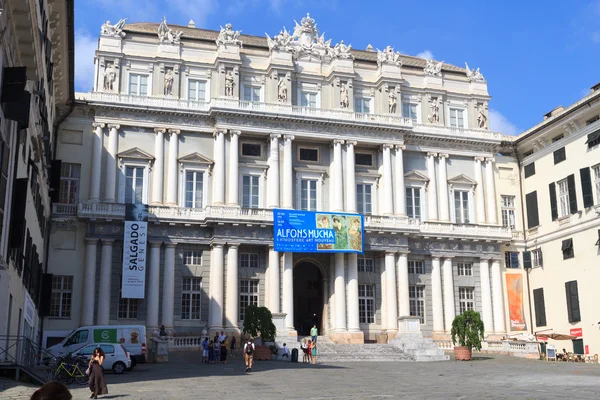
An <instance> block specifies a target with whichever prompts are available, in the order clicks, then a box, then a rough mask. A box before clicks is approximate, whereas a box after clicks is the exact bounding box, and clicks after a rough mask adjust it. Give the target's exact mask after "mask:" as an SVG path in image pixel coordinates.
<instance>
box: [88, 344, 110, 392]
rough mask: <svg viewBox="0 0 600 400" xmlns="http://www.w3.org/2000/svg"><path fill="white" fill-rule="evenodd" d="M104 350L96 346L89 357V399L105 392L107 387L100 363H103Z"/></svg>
mask: <svg viewBox="0 0 600 400" xmlns="http://www.w3.org/2000/svg"><path fill="white" fill-rule="evenodd" d="M104 358H105V355H104V351H103V350H102V349H101V348H100V347H97V348H96V349H95V350H94V352H93V353H92V357H91V358H90V383H89V388H90V390H91V392H92V394H91V396H90V399H97V398H98V395H102V394H107V393H108V388H107V387H106V382H104V371H103V370H102V364H103V363H104Z"/></svg>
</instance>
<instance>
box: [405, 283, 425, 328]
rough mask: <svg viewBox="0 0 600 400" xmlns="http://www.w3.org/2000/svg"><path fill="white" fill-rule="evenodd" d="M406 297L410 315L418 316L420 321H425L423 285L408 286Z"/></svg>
mask: <svg viewBox="0 0 600 400" xmlns="http://www.w3.org/2000/svg"><path fill="white" fill-rule="evenodd" d="M408 299H409V303H410V315H411V316H412V317H419V319H420V320H421V323H422V324H424V323H425V286H416V285H410V286H409V287H408Z"/></svg>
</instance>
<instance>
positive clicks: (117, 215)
mask: <svg viewBox="0 0 600 400" xmlns="http://www.w3.org/2000/svg"><path fill="white" fill-rule="evenodd" d="M77 215H78V216H79V217H83V218H90V219H96V218H103V219H123V218H125V204H119V203H95V202H93V203H92V202H88V203H79V207H78V209H77Z"/></svg>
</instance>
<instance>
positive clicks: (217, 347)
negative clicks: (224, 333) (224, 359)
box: [213, 340, 221, 364]
mask: <svg viewBox="0 0 600 400" xmlns="http://www.w3.org/2000/svg"><path fill="white" fill-rule="evenodd" d="M213 351H214V356H213V357H214V359H215V364H218V363H219V361H221V343H219V341H218V340H217V341H216V342H215V344H214V348H213Z"/></svg>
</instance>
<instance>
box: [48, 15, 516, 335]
mask: <svg viewBox="0 0 600 400" xmlns="http://www.w3.org/2000/svg"><path fill="white" fill-rule="evenodd" d="M95 65H96V68H95V70H96V73H95V83H94V90H93V91H92V92H90V93H85V94H79V95H78V96H79V102H78V106H77V107H76V110H75V111H74V112H73V114H72V115H71V117H69V119H68V120H67V121H66V122H65V123H64V124H63V126H62V129H61V130H60V132H59V144H58V154H57V158H58V159H60V160H61V162H62V165H63V170H65V171H66V173H65V174H64V176H63V177H62V178H61V179H62V181H61V182H62V184H61V193H62V191H64V190H66V191H68V193H69V195H68V196H65V197H62V198H63V199H65V200H66V201H63V202H62V203H55V204H54V205H53V214H52V216H53V219H52V243H51V250H50V255H49V268H50V272H51V273H52V274H54V279H55V280H57V281H58V280H67V281H69V282H72V290H70V291H68V290H67V291H64V295H65V296H64V297H61V299H63V300H61V301H64V302H65V304H66V302H67V300H65V299H67V298H68V300H69V302H70V306H69V307H68V312H64V313H58V314H56V315H53V316H51V317H49V318H48V319H47V321H46V328H47V331H46V336H47V337H48V338H56V337H61V336H64V335H65V334H66V333H67V332H68V331H69V330H70V329H72V328H75V327H77V326H79V325H86V324H108V323H110V324H123V323H140V324H145V325H147V326H148V327H151V328H155V327H157V326H159V325H161V324H164V325H165V326H166V327H167V328H168V329H174V330H175V331H177V332H179V333H181V334H183V333H185V332H198V331H200V330H202V329H207V330H210V331H211V332H212V331H215V330H219V331H220V330H221V329H224V330H228V331H238V330H239V329H240V328H241V326H242V320H243V317H244V309H245V306H246V305H248V304H258V305H261V306H262V305H264V306H267V307H268V308H269V309H270V310H271V311H272V312H273V313H275V314H285V327H283V330H284V332H282V333H283V334H285V335H288V336H295V335H297V334H298V335H304V334H306V333H307V331H308V329H309V327H310V325H312V324H313V323H316V324H317V325H318V327H319V328H320V331H321V332H324V333H325V334H327V335H329V336H330V337H331V338H332V339H333V340H334V341H337V342H362V341H364V340H373V339H374V338H375V335H376V334H378V333H379V332H382V331H385V332H387V333H388V335H390V336H394V335H395V334H396V333H397V332H398V318H399V317H401V316H406V315H417V316H420V317H421V322H422V325H421V328H422V331H423V332H425V334H426V335H428V336H434V337H440V338H445V337H447V334H448V332H449V330H450V325H451V322H452V320H453V318H454V316H455V315H456V314H458V313H460V312H462V311H464V310H466V309H475V310H477V311H480V312H481V313H482V315H483V319H484V321H485V325H486V330H487V331H488V333H489V334H491V335H496V334H499V335H501V334H505V333H506V331H507V312H506V302H505V301H504V298H505V294H504V284H503V281H504V274H505V271H504V251H503V248H502V246H504V245H505V244H508V243H509V242H510V241H511V240H512V233H511V230H518V229H519V228H520V225H518V226H513V227H512V228H511V227H507V226H503V224H502V210H501V209H502V205H501V194H504V193H501V192H500V191H499V189H498V188H501V190H504V187H505V186H506V190H507V191H510V192H511V193H513V195H514V196H518V195H519V191H518V190H519V189H518V185H517V186H515V185H514V180H510V179H509V180H507V181H506V182H504V181H503V179H505V178H506V177H505V175H506V173H508V175H509V176H511V177H514V176H517V175H518V167H517V163H516V159H513V158H511V157H507V158H503V157H499V158H497V154H498V152H499V149H500V148H501V144H502V142H503V140H505V138H504V137H503V136H502V135H501V134H499V133H495V132H491V131H490V130H489V124H488V115H487V104H488V101H489V99H490V97H489V95H488V92H487V83H486V81H485V79H484V78H483V76H482V75H481V73H480V72H479V70H478V69H477V70H472V69H469V67H468V66H467V68H466V69H463V68H461V67H456V66H453V65H448V64H443V63H438V62H434V61H432V60H425V59H421V58H416V57H410V56H406V55H401V54H399V53H397V52H395V51H394V49H393V48H392V47H387V48H386V49H384V50H373V49H371V48H369V49H368V50H355V49H351V46H349V45H346V44H344V43H343V42H340V43H338V44H336V45H332V43H331V41H330V40H329V41H326V40H325V38H324V36H323V35H320V33H319V32H318V30H317V27H316V22H315V21H314V19H312V18H311V17H310V16H309V15H307V16H306V17H304V18H303V19H302V20H301V22H300V23H296V27H295V28H294V29H293V31H290V32H288V31H287V30H285V29H284V31H282V32H280V33H279V34H277V35H275V36H274V37H273V38H271V37H269V36H267V38H262V37H256V36H249V35H240V34H239V32H238V31H235V30H233V29H232V27H231V26H230V25H227V26H226V27H225V28H223V29H222V30H221V32H216V31H208V30H202V29H196V28H194V27H193V26H188V27H182V26H177V27H175V26H173V27H169V26H168V25H167V23H166V21H162V22H161V23H160V24H153V23H140V24H127V25H125V24H124V21H122V22H119V23H117V24H116V25H111V24H109V23H107V24H105V25H104V26H103V27H102V33H101V35H100V40H99V47H98V50H97V52H96V57H95ZM64 166H68V168H67V167H64ZM501 166H502V168H503V169H504V170H502V169H501V168H500V167H501ZM67 170H68V171H67ZM507 170H509V172H506V171H507ZM502 171H504V172H502ZM502 174H505V175H502ZM509 181H510V182H509ZM503 185H505V186H503ZM136 202H137V203H145V204H148V205H149V214H150V215H149V239H150V241H149V245H148V249H147V253H148V262H147V274H146V296H145V298H144V299H142V300H134V299H123V298H121V297H120V281H121V280H120V277H121V270H122V243H123V239H122V238H123V218H124V215H125V204H126V203H136ZM273 208H285V209H304V210H316V211H332V212H342V211H343V212H358V213H362V214H364V215H365V237H364V244H365V246H364V247H365V252H364V254H361V255H356V254H323V253H321V254H309V253H307V254H302V253H278V252H276V251H275V250H274V248H273V211H272V210H273ZM61 293H62V292H61ZM49 340H52V339H49Z"/></svg>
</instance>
